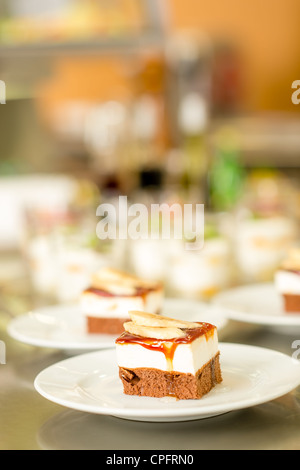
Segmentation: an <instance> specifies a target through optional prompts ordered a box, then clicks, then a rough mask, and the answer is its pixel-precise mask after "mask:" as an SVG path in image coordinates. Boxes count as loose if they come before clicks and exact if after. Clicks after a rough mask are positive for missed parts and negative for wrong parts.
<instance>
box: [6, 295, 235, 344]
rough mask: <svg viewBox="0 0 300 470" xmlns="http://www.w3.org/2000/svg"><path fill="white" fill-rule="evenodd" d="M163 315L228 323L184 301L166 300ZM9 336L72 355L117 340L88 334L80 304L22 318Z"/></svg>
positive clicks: (14, 323)
mask: <svg viewBox="0 0 300 470" xmlns="http://www.w3.org/2000/svg"><path fill="white" fill-rule="evenodd" d="M162 313H163V314H165V315H168V316H170V317H173V318H179V319H185V320H190V321H206V322H209V323H213V324H214V325H216V326H217V328H218V329H219V330H221V329H222V328H223V327H224V326H225V324H226V323H227V320H226V319H225V317H224V316H222V315H221V314H220V312H219V310H218V309H217V308H216V307H214V306H210V305H207V304H206V303H201V302H194V301H188V300H185V299H166V300H165V302H164V306H163V311H162ZM8 333H9V334H10V336H11V337H12V338H14V339H16V340H18V341H21V342H23V343H26V344H30V345H33V346H39V347H48V348H55V349H62V350H69V351H70V352H72V351H73V352H74V351H81V352H82V351H83V350H87V351H88V350H93V349H104V348H111V347H114V345H115V339H116V336H114V335H103V334H101V335H96V334H88V333H87V332H86V326H85V319H84V318H83V316H82V314H81V312H80V307H79V306H78V305H74V306H70V305H67V306H64V305H55V306H51V307H44V308H42V309H39V310H35V311H33V312H29V313H27V314H26V315H21V316H19V317H17V318H15V319H14V320H12V321H11V322H10V324H9V325H8Z"/></svg>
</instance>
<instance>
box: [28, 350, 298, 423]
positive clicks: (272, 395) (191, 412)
mask: <svg viewBox="0 0 300 470" xmlns="http://www.w3.org/2000/svg"><path fill="white" fill-rule="evenodd" d="M219 347H220V352H221V354H222V351H223V353H224V351H225V352H226V348H227V349H230V348H233V347H234V348H239V349H244V350H245V349H248V350H249V352H250V351H251V350H254V349H255V350H256V351H259V352H265V353H266V354H274V355H275V356H280V357H282V358H283V359H285V360H287V361H289V363H290V366H291V367H292V366H293V365H294V366H295V371H296V370H297V369H298V372H299V373H298V374H297V379H296V374H294V377H295V378H294V380H293V381H292V382H291V381H289V382H288V383H286V384H285V385H284V386H283V385H282V384H281V387H280V391H279V390H277V389H276V387H272V388H271V387H270V391H269V393H268V394H267V395H266V396H265V397H264V398H262V397H257V395H255V394H254V396H253V398H252V399H249V397H248V398H247V399H244V400H238V401H237V402H235V403H234V402H227V403H221V404H219V405H217V404H213V405H205V406H201V402H200V401H197V400H195V403H197V405H196V404H195V406H194V407H187V408H184V407H183V408H177V409H174V408H173V407H171V408H165V409H161V408H157V409H155V408H153V407H151V408H148V409H147V408H144V409H141V410H137V409H136V408H130V407H129V408H126V407H119V408H118V407H111V408H109V407H107V406H106V407H105V406H103V405H102V406H99V407H97V406H92V405H89V404H83V403H76V402H71V401H70V400H66V399H61V398H57V397H53V395H51V393H48V392H47V391H45V390H44V389H43V387H42V385H41V381H42V380H43V377H44V376H45V375H46V376H47V374H48V373H49V372H51V370H52V369H53V370H54V368H56V367H65V366H66V365H67V363H69V364H70V363H71V364H72V363H74V361H75V362H76V360H83V359H85V358H87V359H88V357H89V356H94V355H95V356H98V355H100V356H101V355H105V354H112V353H113V352H114V350H113V349H109V350H101V351H94V352H89V353H85V354H81V355H80V356H75V357H72V358H68V359H64V360H62V361H59V362H57V363H56V364H53V365H51V366H48V367H47V368H46V369H44V370H43V371H41V372H40V373H39V374H38V375H37V376H36V378H35V380H34V388H35V390H36V391H37V392H38V393H39V394H40V395H41V396H43V397H44V398H46V399H47V400H49V401H51V402H54V403H56V404H58V405H61V406H63V407H66V408H69V409H73V410H77V411H83V412H87V413H92V414H96V415H107V416H115V417H119V418H127V419H133V420H142V421H147V420H149V418H154V419H155V418H156V419H161V420H163V419H168V418H171V419H172V420H176V418H183V417H184V418H187V419H189V420H190V419H201V417H202V418H204V417H207V416H216V415H219V414H224V413H227V412H231V411H236V410H241V409H245V408H250V407H253V406H257V405H260V404H264V403H266V402H269V401H272V400H274V399H276V398H279V397H281V396H283V395H285V394H287V393H290V392H292V391H293V390H294V389H295V388H297V387H298V386H299V385H300V362H299V360H296V359H293V358H292V357H290V356H288V355H287V354H285V353H282V352H280V351H277V350H273V349H270V348H265V347H261V346H254V345H247V344H239V343H227V342H221V343H219ZM134 398H136V397H134ZM199 404H200V406H199ZM150 420H151V419H150ZM152 421H153V419H152Z"/></svg>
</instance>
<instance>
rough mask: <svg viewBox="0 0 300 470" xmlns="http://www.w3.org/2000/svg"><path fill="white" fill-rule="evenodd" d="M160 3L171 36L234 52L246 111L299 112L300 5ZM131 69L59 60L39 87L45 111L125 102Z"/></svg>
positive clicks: (224, 0)
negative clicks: (192, 36)
mask: <svg viewBox="0 0 300 470" xmlns="http://www.w3.org/2000/svg"><path fill="white" fill-rule="evenodd" d="M162 1H165V2H166V6H167V7H168V9H169V20H170V32H172V31H178V30H185V29H190V28H192V29H195V30H197V31H203V32H205V33H207V34H208V35H209V36H211V37H212V38H213V39H220V38H221V39H222V38H225V39H226V40H227V41H231V42H232V43H233V44H234V45H235V46H236V48H237V50H238V52H239V53H240V56H241V60H242V77H243V84H244V89H243V103H242V105H243V108H244V109H245V110H246V111H250V112H252V111H254V112H256V111H263V110H279V111H281V110H287V111H293V112H299V109H298V107H297V106H295V105H293V104H292V103H291V84H292V82H293V81H294V80H296V79H300V53H299V51H300V25H299V21H300V0H162ZM129 69H130V63H129V64H128V63H127V62H126V60H120V59H116V58H106V59H105V58H100V59H99V58H95V57H94V58H93V57H92V56H91V57H90V58H73V59H72V58H68V59H64V60H62V59H60V60H58V62H57V64H56V68H55V69H54V75H53V77H52V78H50V79H49V81H48V83H43V84H42V86H41V90H40V91H41V96H42V98H43V100H42V102H43V105H44V106H43V108H44V109H45V107H46V108H47V107H48V106H50V107H51V103H52V104H53V103H54V102H57V101H61V100H66V99H72V98H75V99H92V100H93V99H95V100H101V99H102V98H104V99H105V98H106V97H109V95H112V96H115V97H116V98H117V97H122V96H125V97H126V95H127V91H128V86H129V82H128V75H127V72H128V70H129ZM47 105H48V106H47Z"/></svg>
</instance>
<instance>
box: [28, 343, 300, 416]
mask: <svg viewBox="0 0 300 470" xmlns="http://www.w3.org/2000/svg"><path fill="white" fill-rule="evenodd" d="M220 354H221V355H220V358H221V369H222V375H223V382H222V383H221V384H218V385H217V386H215V387H214V388H213V389H212V390H211V391H210V392H209V393H208V394H207V395H205V396H204V397H202V398H201V399H200V400H176V399H173V398H168V397H166V398H150V397H136V396H129V395H125V394H124V393H123V386H122V383H121V381H120V379H119V376H118V368H117V365H116V357H115V350H114V349H109V350H103V351H97V352H92V353H87V354H82V355H80V356H76V357H73V358H71V359H67V360H64V361H62V362H59V363H57V364H54V365H53V366H51V367H48V368H47V369H45V370H44V371H42V372H41V373H40V374H39V375H38V376H37V377H36V379H35V381H34V386H35V388H36V390H37V391H38V392H39V393H40V394H41V395H42V396H43V397H45V398H46V399H48V400H50V401H52V402H54V403H57V404H59V405H62V406H65V407H68V408H71V409H75V410H80V411H84V412H89V413H95V414H102V415H103V414H104V415H110V416H115V417H118V418H125V419H129V420H137V421H152V422H158V421H160V422H170V421H190V420H195V419H203V418H208V417H211V416H217V415H220V414H223V413H227V412H229V411H233V410H239V409H243V408H248V407H251V406H254V405H258V404H261V403H265V402H267V401H270V400H273V399H275V398H278V397H280V396H282V395H285V394H286V393H288V392H290V391H292V390H293V389H294V388H296V387H297V386H298V385H299V384H300V362H299V361H298V360H296V359H293V358H292V357H289V356H287V355H284V354H282V353H280V352H277V351H273V350H270V349H264V348H259V347H255V346H247V345H238V344H231V343H220Z"/></svg>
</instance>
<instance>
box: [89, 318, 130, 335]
mask: <svg viewBox="0 0 300 470" xmlns="http://www.w3.org/2000/svg"><path fill="white" fill-rule="evenodd" d="M126 321H129V320H128V319H127V318H103V317H87V319H86V322H87V332H88V333H90V334H107V335H120V334H121V333H122V332H123V331H124V327H123V324H124V323H125V322H126Z"/></svg>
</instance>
